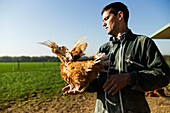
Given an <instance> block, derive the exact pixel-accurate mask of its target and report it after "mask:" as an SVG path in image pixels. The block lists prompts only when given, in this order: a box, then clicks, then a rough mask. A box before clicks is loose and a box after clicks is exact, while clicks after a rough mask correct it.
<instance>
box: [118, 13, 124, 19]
mask: <svg viewBox="0 0 170 113" xmlns="http://www.w3.org/2000/svg"><path fill="white" fill-rule="evenodd" d="M117 15H118V19H119V20H120V21H121V20H123V18H124V14H123V12H122V11H119V12H118V14H117Z"/></svg>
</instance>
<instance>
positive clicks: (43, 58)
mask: <svg viewBox="0 0 170 113" xmlns="http://www.w3.org/2000/svg"><path fill="white" fill-rule="evenodd" d="M0 62H60V60H59V59H58V58H57V57H53V56H39V57H38V56H33V57H30V56H19V57H11V56H2V57H0Z"/></svg>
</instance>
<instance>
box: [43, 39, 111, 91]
mask: <svg viewBox="0 0 170 113" xmlns="http://www.w3.org/2000/svg"><path fill="white" fill-rule="evenodd" d="M82 40H84V38H81V39H79V40H78V41H77V42H76V43H75V44H74V46H73V48H72V50H71V51H69V50H68V48H67V47H65V46H58V45H57V44H56V43H55V42H51V41H45V42H43V43H41V44H44V45H47V46H48V47H50V48H51V49H52V52H53V53H54V54H56V55H57V57H58V58H59V59H60V61H61V62H62V63H61V65H60V71H61V72H60V74H61V76H62V79H63V80H64V81H66V82H67V84H68V85H67V86H66V87H64V88H63V89H64V91H65V93H66V92H67V91H68V92H69V91H73V92H74V91H75V92H80V93H81V92H83V91H84V90H85V89H86V88H87V87H88V86H89V83H90V82H92V81H93V80H94V79H95V78H96V77H97V75H98V74H99V73H100V72H101V71H103V70H104V66H105V65H107V64H108V60H107V56H106V55H105V54H104V53H99V54H97V55H95V56H94V58H93V59H91V60H84V61H78V60H77V59H79V58H80V57H81V56H83V55H85V54H84V51H85V49H86V47H87V43H83V44H80V42H81V41H82ZM65 89H66V90H65ZM67 89H68V90H67ZM65 93H64V94H65Z"/></svg>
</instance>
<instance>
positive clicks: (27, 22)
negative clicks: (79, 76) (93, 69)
mask: <svg viewBox="0 0 170 113" xmlns="http://www.w3.org/2000/svg"><path fill="white" fill-rule="evenodd" d="M117 1H120V2H123V3H124V4H126V5H127V7H128V9H129V11H130V17H129V23H128V26H129V28H130V29H131V30H132V32H133V33H137V34H142V35H146V36H148V37H149V36H151V35H152V34H153V33H154V32H156V31H158V30H159V29H160V28H162V27H163V26H165V25H167V24H168V23H170V7H169V6H170V0H0V56H54V54H53V53H52V52H51V50H50V49H49V48H47V47H45V46H43V45H40V44H38V43H37V42H43V41H47V40H50V41H55V42H56V43H57V44H58V45H64V46H67V47H68V48H69V49H71V48H72V46H73V44H74V42H75V41H77V40H78V39H79V38H81V37H84V36H86V39H85V41H84V42H87V43H88V46H87V48H86V51H85V53H86V55H87V56H91V55H95V54H96V53H97V51H98V48H99V47H100V46H101V45H102V44H104V43H105V42H107V41H108V39H109V36H108V35H107V33H106V31H105V29H104V28H103V27H102V16H101V10H102V8H103V7H105V6H106V5H108V4H109V3H112V2H117ZM154 41H155V43H156V44H157V46H158V48H159V49H160V51H161V53H162V54H163V55H170V49H169V48H170V40H154Z"/></svg>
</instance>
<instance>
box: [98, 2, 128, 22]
mask: <svg viewBox="0 0 170 113" xmlns="http://www.w3.org/2000/svg"><path fill="white" fill-rule="evenodd" d="M107 10H110V13H113V14H114V15H117V13H118V12H119V11H122V12H123V14H124V21H125V23H126V24H127V23H128V19H129V10H128V8H127V6H126V5H125V4H123V3H121V2H114V3H111V4H109V5H107V6H105V7H104V8H103V10H102V12H101V14H102V15H103V13H104V11H107Z"/></svg>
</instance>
